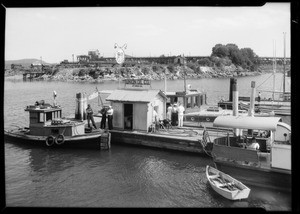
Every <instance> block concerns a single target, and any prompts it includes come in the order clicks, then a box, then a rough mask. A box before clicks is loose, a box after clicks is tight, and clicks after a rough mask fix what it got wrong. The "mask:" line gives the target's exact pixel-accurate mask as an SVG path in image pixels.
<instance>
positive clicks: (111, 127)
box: [106, 106, 114, 130]
mask: <svg viewBox="0 0 300 214" xmlns="http://www.w3.org/2000/svg"><path fill="white" fill-rule="evenodd" d="M113 114H114V110H113V108H112V107H111V106H109V108H108V110H107V111H106V115H107V119H108V129H109V130H112V129H113V124H112V120H113Z"/></svg>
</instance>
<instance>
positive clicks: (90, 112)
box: [86, 104, 97, 129]
mask: <svg viewBox="0 0 300 214" xmlns="http://www.w3.org/2000/svg"><path fill="white" fill-rule="evenodd" d="M86 114H87V120H88V127H89V128H90V120H91V121H92V124H93V126H94V128H95V129H97V126H96V124H95V121H94V116H93V109H92V107H91V105H90V104H88V106H87V109H86Z"/></svg>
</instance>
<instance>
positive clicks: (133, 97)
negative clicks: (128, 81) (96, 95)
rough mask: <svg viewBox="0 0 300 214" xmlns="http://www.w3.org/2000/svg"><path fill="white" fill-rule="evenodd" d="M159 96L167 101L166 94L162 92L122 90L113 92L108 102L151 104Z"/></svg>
mask: <svg viewBox="0 0 300 214" xmlns="http://www.w3.org/2000/svg"><path fill="white" fill-rule="evenodd" d="M157 94H160V95H161V96H162V97H163V98H164V99H166V96H165V94H164V93H163V92H162V91H161V90H130V89H126V90H124V89H123V90H122V89H117V90H115V91H113V92H112V93H111V94H110V95H109V96H108V97H107V98H106V100H107V101H121V102H126V101H127V102H151V101H152V100H153V99H154V98H155V97H156V95H157Z"/></svg>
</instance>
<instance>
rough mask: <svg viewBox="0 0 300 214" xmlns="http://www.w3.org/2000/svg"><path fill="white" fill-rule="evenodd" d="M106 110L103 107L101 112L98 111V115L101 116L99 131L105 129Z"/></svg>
mask: <svg viewBox="0 0 300 214" xmlns="http://www.w3.org/2000/svg"><path fill="white" fill-rule="evenodd" d="M106 111H107V110H106V108H105V107H103V108H102V109H101V110H100V113H101V115H102V117H101V125H100V128H101V129H105V126H106Z"/></svg>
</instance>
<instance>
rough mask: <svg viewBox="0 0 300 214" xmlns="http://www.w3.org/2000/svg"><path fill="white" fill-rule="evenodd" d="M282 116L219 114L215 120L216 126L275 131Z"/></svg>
mask: <svg viewBox="0 0 300 214" xmlns="http://www.w3.org/2000/svg"><path fill="white" fill-rule="evenodd" d="M280 120H281V118H280V117H251V116H231V115H230V116H219V117H217V118H216V119H215V120H214V123H213V126H214V127H223V128H236V129H258V130H271V131H275V130H276V128H277V125H278V122H279V121H280Z"/></svg>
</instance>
